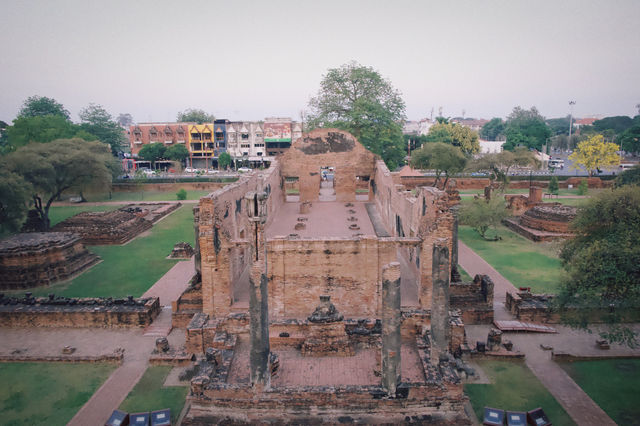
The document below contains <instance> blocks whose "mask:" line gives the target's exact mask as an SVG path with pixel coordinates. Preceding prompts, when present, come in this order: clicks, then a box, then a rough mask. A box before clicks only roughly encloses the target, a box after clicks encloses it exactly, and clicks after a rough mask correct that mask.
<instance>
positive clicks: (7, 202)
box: [0, 163, 32, 235]
mask: <svg viewBox="0 0 640 426" xmlns="http://www.w3.org/2000/svg"><path fill="white" fill-rule="evenodd" d="M31 192H32V188H31V185H29V184H28V183H27V182H26V181H25V180H24V179H23V178H22V176H20V175H18V174H16V173H13V172H11V171H10V170H9V169H8V165H7V164H1V163H0V235H1V234H5V233H8V232H14V231H17V230H19V229H20V226H21V225H22V222H23V221H24V218H25V213H26V211H27V205H28V203H29V199H30V196H31Z"/></svg>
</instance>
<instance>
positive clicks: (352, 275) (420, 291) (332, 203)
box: [172, 129, 493, 425]
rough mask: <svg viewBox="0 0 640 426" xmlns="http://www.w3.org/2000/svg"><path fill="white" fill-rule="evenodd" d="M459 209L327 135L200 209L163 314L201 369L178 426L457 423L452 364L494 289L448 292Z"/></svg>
mask: <svg viewBox="0 0 640 426" xmlns="http://www.w3.org/2000/svg"><path fill="white" fill-rule="evenodd" d="M453 188H455V186H453ZM287 193H296V194H297V197H296V199H295V201H293V200H292V199H291V198H290V197H288V196H287ZM288 200H289V201H288ZM458 200H459V197H458V194H457V192H456V191H455V189H453V190H451V191H449V192H445V191H442V190H440V189H437V188H433V187H428V186H419V185H417V184H416V185H414V186H413V187H411V188H407V187H406V186H404V185H402V183H401V179H399V178H398V177H397V176H395V175H394V174H393V173H391V172H389V170H388V169H387V167H386V166H385V164H384V162H383V161H382V160H380V159H379V158H378V157H376V156H375V155H374V154H372V153H371V152H369V151H367V150H366V149H365V148H364V147H363V146H362V145H361V144H360V143H359V142H358V141H357V140H356V139H355V138H354V137H353V136H352V135H350V134H349V133H346V132H344V131H340V130H337V129H318V130H314V131H312V132H310V133H308V134H305V135H304V136H303V137H302V138H300V139H298V140H297V141H295V142H294V143H293V145H292V146H291V148H290V149H289V150H288V151H287V152H286V153H285V154H283V155H282V156H280V157H279V158H278V160H276V161H274V162H273V163H272V164H271V167H270V168H269V169H267V170H264V171H254V172H253V173H251V174H247V175H244V176H242V177H241V178H240V179H239V180H238V181H237V182H235V183H232V184H230V185H228V186H226V187H225V188H223V189H220V190H218V191H215V192H213V193H211V194H209V195H208V196H207V197H203V198H201V199H200V202H199V204H198V206H197V207H196V208H195V209H194V216H195V231H196V248H195V249H196V274H197V276H198V277H199V278H200V280H199V282H195V281H194V282H193V283H192V284H191V285H190V286H189V288H188V289H187V290H186V291H185V292H184V293H183V295H182V296H181V297H180V298H179V299H178V300H177V301H176V302H175V303H174V305H173V310H174V312H173V317H172V321H173V325H174V326H185V325H186V342H185V348H186V352H189V353H194V354H196V355H197V356H198V359H199V360H198V361H197V362H196V364H195V365H194V366H193V367H192V369H191V370H190V373H189V374H190V376H192V377H193V378H192V379H191V390H190V394H189V396H188V400H189V401H188V404H189V410H188V412H187V414H186V416H185V417H184V420H183V424H185V425H200V424H212V423H225V422H226V423H230V424H231V423H233V424H236V423H251V422H273V423H278V424H300V423H307V422H312V423H314V424H318V423H341V422H354V423H388V424H391V423H394V424H396V423H397V424H402V423H426V422H430V423H434V424H438V423H440V424H468V423H469V421H468V419H467V418H466V415H465V414H464V410H463V404H464V402H465V397H464V394H463V389H462V385H461V382H460V377H459V375H458V371H461V361H460V360H456V359H454V358H453V356H452V355H451V354H452V353H454V352H456V353H459V350H460V347H461V345H463V344H465V333H464V323H463V319H462V318H463V317H464V315H465V311H468V310H471V307H472V306H473V308H477V312H475V313H472V314H467V316H468V317H469V318H471V319H475V320H476V321H487V320H488V318H489V317H490V316H492V311H491V314H490V313H488V312H486V310H487V309H489V307H490V306H491V305H492V299H491V297H492V296H491V295H490V294H491V293H492V292H491V290H490V288H492V286H493V284H492V283H491V282H490V280H488V279H486V278H483V277H476V281H474V282H473V283H457V284H456V285H451V284H450V282H451V277H452V276H454V277H458V278H457V281H459V275H458V274H457V271H456V268H455V267H452V265H456V264H457V245H456V244H454V241H455V240H457V238H454V236H455V232H456V224H457V220H456V212H455V206H456V204H457V203H458ZM356 228H357V229H356ZM454 287H456V288H455V289H454ZM318 301H319V302H318ZM474 304H475V305H477V306H474ZM188 318H190V319H189V321H188V322H187V319H188ZM185 323H186V324H185ZM336 357H340V361H339V362H335V361H332V360H335V358H336Z"/></svg>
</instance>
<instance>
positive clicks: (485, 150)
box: [478, 139, 505, 154]
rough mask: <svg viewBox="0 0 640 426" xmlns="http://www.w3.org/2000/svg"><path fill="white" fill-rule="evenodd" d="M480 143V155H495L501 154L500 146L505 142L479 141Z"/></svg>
mask: <svg viewBox="0 0 640 426" xmlns="http://www.w3.org/2000/svg"><path fill="white" fill-rule="evenodd" d="M478 142H479V143H480V154H495V153H498V152H502V145H504V143H505V141H485V140H482V139H479V140H478Z"/></svg>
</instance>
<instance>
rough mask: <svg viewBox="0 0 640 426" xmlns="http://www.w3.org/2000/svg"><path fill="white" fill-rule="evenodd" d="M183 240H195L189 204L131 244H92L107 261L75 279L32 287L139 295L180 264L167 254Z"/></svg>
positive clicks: (79, 294) (96, 294)
mask: <svg viewBox="0 0 640 426" xmlns="http://www.w3.org/2000/svg"><path fill="white" fill-rule="evenodd" d="M181 241H186V242H188V243H190V244H191V245H193V244H194V232H193V211H192V208H191V206H188V205H186V206H182V207H180V208H179V209H177V210H176V211H174V212H173V213H171V214H170V215H169V216H167V217H165V218H164V219H162V220H161V221H160V222H158V223H156V224H155V225H154V226H153V228H152V229H151V230H150V231H149V234H147V235H142V236H138V237H137V238H135V239H134V240H132V241H130V242H129V243H128V244H125V245H122V246H91V247H89V249H90V250H91V251H93V252H94V253H96V254H98V255H99V256H100V257H101V258H102V260H103V261H102V262H101V263H99V264H97V265H95V266H93V267H92V268H91V269H89V270H88V271H86V272H84V273H83V274H82V275H80V276H78V277H77V278H75V279H74V280H72V281H67V282H64V283H60V284H54V285H52V286H49V287H42V288H38V289H33V290H31V291H32V292H33V293H34V295H36V296H44V295H47V294H48V293H55V294H56V295H60V296H66V297H124V296H127V295H129V294H130V295H133V296H135V297H138V296H141V295H142V294H143V293H144V292H145V291H146V290H147V289H149V287H151V286H152V285H153V284H154V283H155V282H156V281H157V280H158V279H160V277H162V276H163V275H164V274H165V273H166V272H167V271H168V270H169V269H171V267H173V265H175V264H176V262H177V260H169V259H166V257H167V256H168V255H169V254H170V253H171V249H172V248H173V246H174V244H176V243H178V242H181Z"/></svg>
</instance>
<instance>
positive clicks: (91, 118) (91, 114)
mask: <svg viewBox="0 0 640 426" xmlns="http://www.w3.org/2000/svg"><path fill="white" fill-rule="evenodd" d="M79 116H80V127H81V128H82V130H84V131H86V132H87V133H90V134H92V135H94V136H95V137H96V138H97V139H98V140H99V141H100V142H104V143H106V144H109V146H110V147H111V152H112V153H114V154H115V153H117V152H118V151H119V150H120V149H121V147H122V145H123V144H124V142H125V140H126V138H125V135H124V132H123V131H122V127H120V125H119V124H118V123H117V122H116V121H115V120H114V119H113V117H111V115H110V114H109V113H108V112H107V111H106V110H105V109H104V108H103V107H102V106H100V105H96V104H89V106H88V107H86V108H84V109H82V111H80V114H79Z"/></svg>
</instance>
